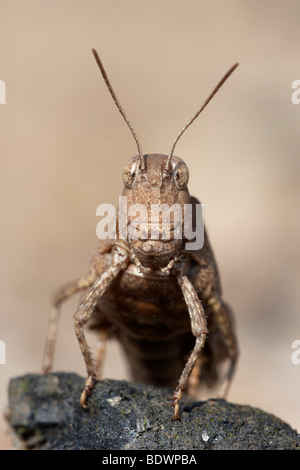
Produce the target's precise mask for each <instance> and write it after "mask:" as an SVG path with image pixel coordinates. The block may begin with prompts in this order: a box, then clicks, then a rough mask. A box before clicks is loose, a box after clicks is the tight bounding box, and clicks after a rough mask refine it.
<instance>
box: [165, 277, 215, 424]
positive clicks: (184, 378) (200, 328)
mask: <svg viewBox="0 0 300 470" xmlns="http://www.w3.org/2000/svg"><path fill="white" fill-rule="evenodd" d="M177 279H178V283H179V285H180V287H181V290H182V293H183V296H184V299H185V302H186V305H187V308H188V311H189V314H190V319H191V328H192V333H193V335H194V336H195V337H196V343H195V346H194V349H193V351H192V353H191V355H190V357H189V359H188V361H187V363H186V365H185V367H184V369H183V371H182V373H181V376H180V379H179V383H178V386H177V388H176V390H175V393H174V396H173V403H172V406H173V407H174V415H173V420H177V419H179V401H180V399H181V396H182V392H183V390H184V389H185V388H186V387H187V385H188V381H189V377H190V375H191V373H192V370H193V368H194V366H195V363H196V361H197V359H198V358H199V356H200V354H201V351H202V349H203V346H204V343H205V339H206V335H207V333H208V329H207V324H206V318H205V312H204V309H203V307H202V305H201V302H200V300H199V297H198V295H197V292H196V291H195V289H194V286H193V285H192V283H191V282H190V281H189V279H188V278H187V276H183V275H182V274H178V275H177Z"/></svg>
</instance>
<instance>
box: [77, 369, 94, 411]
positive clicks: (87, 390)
mask: <svg viewBox="0 0 300 470" xmlns="http://www.w3.org/2000/svg"><path fill="white" fill-rule="evenodd" d="M95 380H96V377H95V376H94V375H90V376H89V377H88V378H87V379H86V382H85V386H84V390H83V392H82V394H81V397H80V405H81V406H82V408H84V409H85V410H86V409H87V408H88V406H87V404H86V400H87V397H88V396H89V395H90V394H91V393H92V391H93V389H94V387H95Z"/></svg>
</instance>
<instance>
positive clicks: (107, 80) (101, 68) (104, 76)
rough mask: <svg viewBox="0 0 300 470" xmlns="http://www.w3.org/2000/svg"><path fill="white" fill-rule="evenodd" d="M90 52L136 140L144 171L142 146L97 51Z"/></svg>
mask: <svg viewBox="0 0 300 470" xmlns="http://www.w3.org/2000/svg"><path fill="white" fill-rule="evenodd" d="M92 52H93V54H94V57H95V59H96V62H97V64H98V66H99V69H100V71H101V74H102V77H103V79H104V81H105V83H106V86H107V88H108V89H109V92H110V94H111V96H112V99H113V100H114V102H115V103H116V105H117V108H118V110H119V111H120V113H121V114H122V116H123V119H124V121H125V122H126V124H127V126H128V127H129V129H130V130H131V133H132V135H133V138H134V140H135V142H136V145H137V148H138V154H139V157H140V162H141V170H142V172H144V171H145V169H146V167H145V159H144V156H143V152H142V147H141V144H140V141H139V139H138V136H137V135H136V132H135V130H134V128H133V126H132V124H131V122H130V121H129V119H128V117H127V116H126V114H125V111H124V110H123V108H122V106H121V104H120V102H119V100H118V98H117V96H116V94H115V92H114V90H113V87H112V86H111V83H110V81H109V79H108V76H107V75H106V72H105V69H104V67H103V65H102V62H101V60H100V57H99V56H98V53H97V51H96V50H95V49H92Z"/></svg>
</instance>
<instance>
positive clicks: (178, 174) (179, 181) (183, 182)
mask: <svg viewBox="0 0 300 470" xmlns="http://www.w3.org/2000/svg"><path fill="white" fill-rule="evenodd" d="M173 178H174V182H175V184H176V187H177V189H186V188H187V185H188V182H189V170H188V167H187V166H186V164H185V163H184V162H180V163H178V165H176V166H175V168H174V170H173Z"/></svg>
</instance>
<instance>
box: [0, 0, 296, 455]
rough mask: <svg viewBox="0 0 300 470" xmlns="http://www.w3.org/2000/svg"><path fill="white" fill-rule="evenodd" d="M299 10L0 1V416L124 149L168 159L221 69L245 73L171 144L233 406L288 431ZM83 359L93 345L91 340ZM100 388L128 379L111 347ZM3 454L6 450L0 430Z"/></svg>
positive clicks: (88, 235)
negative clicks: (232, 334) (223, 340)
mask: <svg viewBox="0 0 300 470" xmlns="http://www.w3.org/2000/svg"><path fill="white" fill-rule="evenodd" d="M299 18H300V2H299V1H294V0H288V1H283V0H280V1H279V0H277V1H276V0H264V1H259V0H254V1H251V2H250V1H243V0H227V1H220V0H219V1H216V0H215V1H212V0H209V1H208V0H207V1H201V0H186V1H185V2H182V1H179V0H152V1H151V2H148V1H146V0H139V1H138V0H109V1H108V0H107V1H104V0H98V1H96V0H85V1H83V0H52V1H45V0H35V1H34V0H27V1H26V2H23V1H21V0H0V79H1V80H4V81H5V83H6V87H7V95H6V100H7V102H6V104H5V105H0V122H1V127H0V136H1V137H0V138H1V144H0V148H1V157H0V158H1V173H0V175H1V176H0V178H1V181H0V197H1V231H0V251H1V308H0V340H2V341H5V343H6V352H7V358H6V361H7V363H6V365H0V408H1V410H3V409H4V407H5V405H6V403H7V385H8V382H9V379H10V378H11V377H13V376H16V375H22V374H25V373H27V372H38V371H39V370H40V367H41V361H42V355H43V348H44V343H45V337H46V331H47V325H48V312H49V308H48V306H49V299H50V295H51V294H52V293H53V291H55V289H56V288H57V287H58V286H59V285H61V284H62V283H64V282H66V281H68V280H71V279H74V278H77V277H78V276H81V275H83V274H85V273H86V271H87V268H88V263H89V260H90V258H91V256H92V254H93V252H94V249H95V247H96V246H97V243H98V240H97V238H96V232H95V228H96V223H97V221H98V219H97V218H96V207H97V206H98V205H99V204H101V203H103V202H106V203H116V202H117V200H118V195H119V193H120V191H121V189H122V180H121V172H122V168H123V166H124V164H125V162H126V161H127V160H128V158H130V157H131V156H132V155H134V154H135V153H136V148H135V143H134V141H133V139H132V136H131V135H130V132H129V131H128V129H127V127H126V125H125V123H124V122H123V121H122V118H121V116H120V115H119V112H118V111H117V109H116V107H115V105H114V103H113V101H112V99H111V97H110V95H109V93H108V91H107V89H106V87H105V85H104V82H103V80H102V78H101V76H100V73H99V70H98V68H97V66H96V63H95V61H94V58H93V56H92V53H91V48H92V47H95V48H96V49H97V50H98V52H99V53H100V55H101V57H102V60H103V63H104V65H105V67H106V70H107V72H108V75H109V77H110V79H111V81H112V84H113V86H114V88H115V90H116V93H117V95H118V96H119V98H120V101H121V103H122V105H123V106H124V108H125V110H126V112H127V113H128V116H129V117H130V119H131V121H132V123H133V125H134V126H135V129H136V131H137V133H138V135H139V137H140V140H141V142H142V146H143V150H144V152H145V153H149V152H162V153H167V152H168V151H169V148H170V145H171V143H172V142H173V140H174V138H175V136H176V135H177V133H178V132H179V130H180V129H181V128H182V127H183V125H184V124H185V123H186V121H187V120H188V119H189V118H190V117H191V116H192V114H193V113H194V112H195V111H196V110H197V108H199V106H200V105H201V104H202V102H203V101H204V100H205V99H206V97H207V96H208V95H209V93H210V92H211V90H212V89H213V87H214V86H215V85H216V83H217V82H218V81H219V80H220V78H221V77H222V75H223V74H224V73H225V72H226V71H227V69H228V68H229V67H230V66H231V65H232V64H233V63H234V62H236V61H239V62H240V67H239V68H238V69H237V70H236V71H235V72H234V74H233V75H232V77H231V78H230V79H229V81H228V82H226V84H225V85H224V87H223V88H222V90H220V92H219V93H218V94H217V95H216V96H215V98H214V100H213V101H212V102H211V103H210V105H209V107H208V108H206V110H205V111H204V113H203V114H202V115H201V116H200V117H199V118H198V120H197V121H196V122H195V123H194V124H193V126H192V127H191V128H190V129H189V130H188V131H187V132H186V134H185V135H184V137H183V138H182V139H181V141H180V142H179V143H178V146H177V148H176V152H175V153H176V155H179V156H181V157H182V158H184V159H185V161H186V162H187V164H188V166H189V169H190V192H191V193H192V194H193V195H195V196H197V197H198V198H199V199H200V200H201V202H203V203H204V204H205V215H206V227H207V230H208V233H209V235H210V239H211V243H212V245H213V248H214V252H215V255H216V258H217V261H218V264H219V268H220V272H221V276H222V283H223V291H224V298H225V299H226V300H227V301H228V302H229V303H230V304H231V306H232V307H233V310H234V312H235V316H236V322H237V331H238V336H239V341H240V349H241V357H240V362H239V365H238V370H237V375H236V378H235V381H234V383H233V387H232V390H231V394H230V397H229V398H230V400H231V401H233V402H237V403H247V404H250V405H253V406H257V407H260V408H263V409H265V410H267V411H269V412H272V413H274V414H276V415H277V416H279V417H280V418H282V419H283V420H285V421H287V422H288V423H290V424H291V425H292V426H293V427H294V428H296V429H298V430H300V408H299V406H298V403H299V400H300V365H298V366H297V365H294V364H292V362H291V354H292V352H293V350H292V349H291V344H292V342H293V341H294V340H295V339H300V316H299V301H300V288H299V281H300V269H299V258H300V255H299V236H300V225H299V196H300V185H299V172H300V163H299V162H300V160H299V143H300V137H299V125H300V105H298V106H297V105H294V104H292V101H291V95H292V92H293V90H292V89H291V84H292V82H293V81H294V80H297V79H298V80H299V79H300V62H299V46H300V31H299ZM77 301H78V300H77V299H74V300H71V301H70V302H68V304H66V305H65V308H64V310H63V314H62V317H61V323H60V330H59V339H58V346H57V351H56V370H67V371H76V372H78V373H80V374H82V375H85V367H84V363H83V359H82V357H81V353H80V351H79V347H78V344H77V340H76V337H75V334H74V327H73V319H72V315H73V312H74V309H75V307H76V303H77ZM89 340H90V342H91V344H95V338H94V337H93V336H91V335H89ZM104 375H105V377H110V378H126V377H127V371H126V366H125V362H124V358H123V357H122V354H121V353H120V351H119V349H118V347H117V345H115V344H111V346H110V348H109V351H108V355H107V361H106V364H105V370H104ZM0 423H1V424H0V447H1V448H3V449H6V448H9V446H10V441H9V436H8V435H7V434H6V424H5V421H4V420H3V419H2V418H1V422H0Z"/></svg>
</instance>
